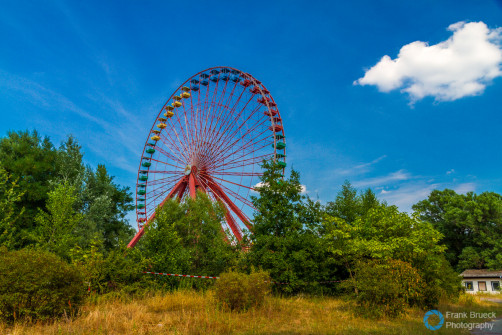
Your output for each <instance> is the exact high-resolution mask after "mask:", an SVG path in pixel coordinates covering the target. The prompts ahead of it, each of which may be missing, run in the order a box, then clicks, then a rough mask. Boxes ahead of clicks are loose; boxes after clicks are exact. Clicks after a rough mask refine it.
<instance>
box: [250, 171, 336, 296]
mask: <svg viewBox="0 0 502 335" xmlns="http://www.w3.org/2000/svg"><path fill="white" fill-rule="evenodd" d="M263 168H264V174H263V176H262V177H261V185H262V186H261V187H259V188H258V192H259V196H252V197H251V199H252V201H253V204H254V206H255V208H256V212H255V215H254V226H253V235H252V236H251V242H252V244H251V250H250V252H249V254H248V255H246V256H247V259H246V260H247V261H248V262H249V265H252V266H255V267H256V268H262V269H264V270H266V271H268V272H269V273H270V276H271V277H272V278H273V280H274V281H278V282H288V283H289V284H288V285H281V286H277V287H276V289H277V290H280V291H282V292H285V293H295V292H302V291H303V292H311V293H320V292H322V291H323V290H325V288H323V287H322V286H320V284H319V282H320V281H323V280H332V278H336V276H337V274H336V271H337V269H336V268H334V267H333V266H332V265H333V262H332V260H333V259H332V257H329V256H330V254H329V252H328V250H327V244H326V241H325V240H323V239H321V238H320V236H322V235H323V234H324V233H325V232H324V227H323V226H322V217H323V208H322V206H321V205H320V204H319V203H318V202H315V201H312V200H310V199H308V198H307V197H306V196H304V195H302V194H301V190H302V187H301V184H300V176H299V174H298V172H296V171H295V170H293V171H292V172H291V176H290V178H288V179H283V177H282V174H281V172H282V167H280V166H279V165H277V164H275V163H273V162H264V163H263Z"/></svg>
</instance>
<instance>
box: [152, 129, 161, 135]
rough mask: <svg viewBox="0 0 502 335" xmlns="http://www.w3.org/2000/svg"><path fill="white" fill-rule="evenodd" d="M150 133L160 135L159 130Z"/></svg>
mask: <svg viewBox="0 0 502 335" xmlns="http://www.w3.org/2000/svg"><path fill="white" fill-rule="evenodd" d="M152 133H155V134H160V130H152Z"/></svg>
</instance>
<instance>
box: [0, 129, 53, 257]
mask: <svg viewBox="0 0 502 335" xmlns="http://www.w3.org/2000/svg"><path fill="white" fill-rule="evenodd" d="M56 156H57V153H56V150H55V149H54V146H53V145H52V143H51V142H50V140H49V138H47V137H45V138H43V139H42V138H41V137H40V136H39V135H38V133H37V132H36V131H33V132H32V133H29V132H28V131H25V132H9V133H8V135H7V137H4V138H2V139H0V168H2V169H3V170H5V171H6V172H7V175H8V177H9V181H10V182H13V181H17V183H18V186H19V193H20V194H22V197H21V199H20V201H18V202H16V203H15V204H14V207H15V212H16V213H21V212H22V210H23V209H24V211H23V212H22V213H21V217H20V218H19V222H18V227H19V229H17V230H16V232H15V242H16V245H15V247H16V248H20V247H23V246H26V245H28V244H31V243H33V241H32V240H31V239H30V236H32V235H31V234H30V232H31V231H32V230H33V228H34V227H33V224H34V222H35V220H34V219H35V216H36V215H37V214H38V209H39V208H43V207H44V206H45V201H46V200H47V196H48V193H49V190H50V181H51V180H52V179H53V178H54V177H55V175H56V164H55V162H56Z"/></svg>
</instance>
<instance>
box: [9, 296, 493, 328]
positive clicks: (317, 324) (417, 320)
mask: <svg viewBox="0 0 502 335" xmlns="http://www.w3.org/2000/svg"><path fill="white" fill-rule="evenodd" d="M212 294H213V293H211V292H208V293H205V294H202V293H197V292H193V291H179V292H174V293H169V294H156V295H153V296H147V297H143V298H137V299H130V300H129V301H127V299H126V300H124V299H120V298H113V299H107V300H101V301H98V302H95V303H91V302H89V303H88V304H87V305H86V306H85V307H84V308H83V310H82V312H81V314H80V315H79V316H78V317H76V318H74V319H73V320H71V319H69V320H59V321H56V322H54V323H50V324H40V323H39V324H16V325H14V326H13V327H10V328H8V327H7V326H5V325H1V324H0V334H11V335H21V334H30V335H31V334H93V335H94V334H121V335H122V334H425V333H426V332H427V331H426V329H425V327H424V325H423V323H422V318H423V315H424V312H423V311H420V310H414V309H412V310H409V311H408V314H407V315H406V316H405V317H402V318H399V319H397V320H379V321H373V320H366V319H362V318H359V317H356V316H354V315H353V313H352V312H351V303H350V302H347V301H344V300H342V299H337V298H305V297H295V298H278V297H269V298H267V299H266V301H265V304H264V305H263V306H262V307H260V308H257V309H251V310H248V311H246V312H242V313H239V312H231V311H228V310H225V309H224V308H221V306H218V305H217V303H216V301H215V299H214V297H213V296H212ZM460 303H462V302H460ZM439 310H443V311H446V310H449V311H465V310H469V311H470V310H479V311H481V310H485V311H496V313H497V315H498V316H502V305H500V304H499V305H497V304H494V303H491V302H487V301H482V302H481V301H479V298H476V301H475V302H474V304H472V305H471V306H469V307H467V306H464V305H462V304H457V305H442V306H440V308H439ZM483 321H485V320H483ZM470 322H473V320H470ZM434 333H435V334H461V332H459V331H458V330H450V329H444V327H443V328H442V329H440V330H439V331H435V332H434ZM465 334H468V332H465Z"/></svg>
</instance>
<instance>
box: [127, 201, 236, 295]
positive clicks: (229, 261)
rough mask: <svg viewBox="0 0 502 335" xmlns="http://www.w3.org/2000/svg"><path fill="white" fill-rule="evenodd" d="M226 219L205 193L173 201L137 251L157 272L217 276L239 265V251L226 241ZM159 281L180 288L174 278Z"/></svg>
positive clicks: (156, 218) (169, 202)
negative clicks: (180, 200)
mask: <svg viewBox="0 0 502 335" xmlns="http://www.w3.org/2000/svg"><path fill="white" fill-rule="evenodd" d="M224 216H225V210H224V208H223V206H222V205H221V204H219V203H213V202H212V201H211V199H209V197H208V196H207V195H206V194H204V193H201V192H199V193H197V197H196V199H191V198H187V199H186V200H185V201H183V202H181V203H179V202H178V200H177V199H170V200H168V201H166V202H165V204H164V205H163V207H162V208H159V209H158V210H157V214H156V216H155V220H154V221H153V222H152V223H151V224H149V225H148V226H147V227H146V230H145V235H144V236H143V237H142V238H141V240H140V241H139V243H138V245H137V246H136V248H138V249H140V250H141V252H142V254H143V255H144V256H145V257H146V258H147V259H148V260H149V262H150V265H151V269H152V270H154V271H158V272H169V273H189V274H200V275H208V276H217V275H219V274H220V273H221V272H224V271H226V270H227V269H229V268H230V267H231V266H233V265H234V264H235V260H236V258H237V251H238V246H234V245H232V244H230V243H228V242H227V241H226V239H225V233H224V232H223V230H222V228H221V222H222V221H223V219H224ZM159 281H163V282H168V283H170V284H172V285H176V281H175V280H173V279H172V278H165V277H164V278H159ZM198 283H199V284H200V285H201V286H204V285H206V284H204V283H203V282H198ZM199 284H197V285H199Z"/></svg>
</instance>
